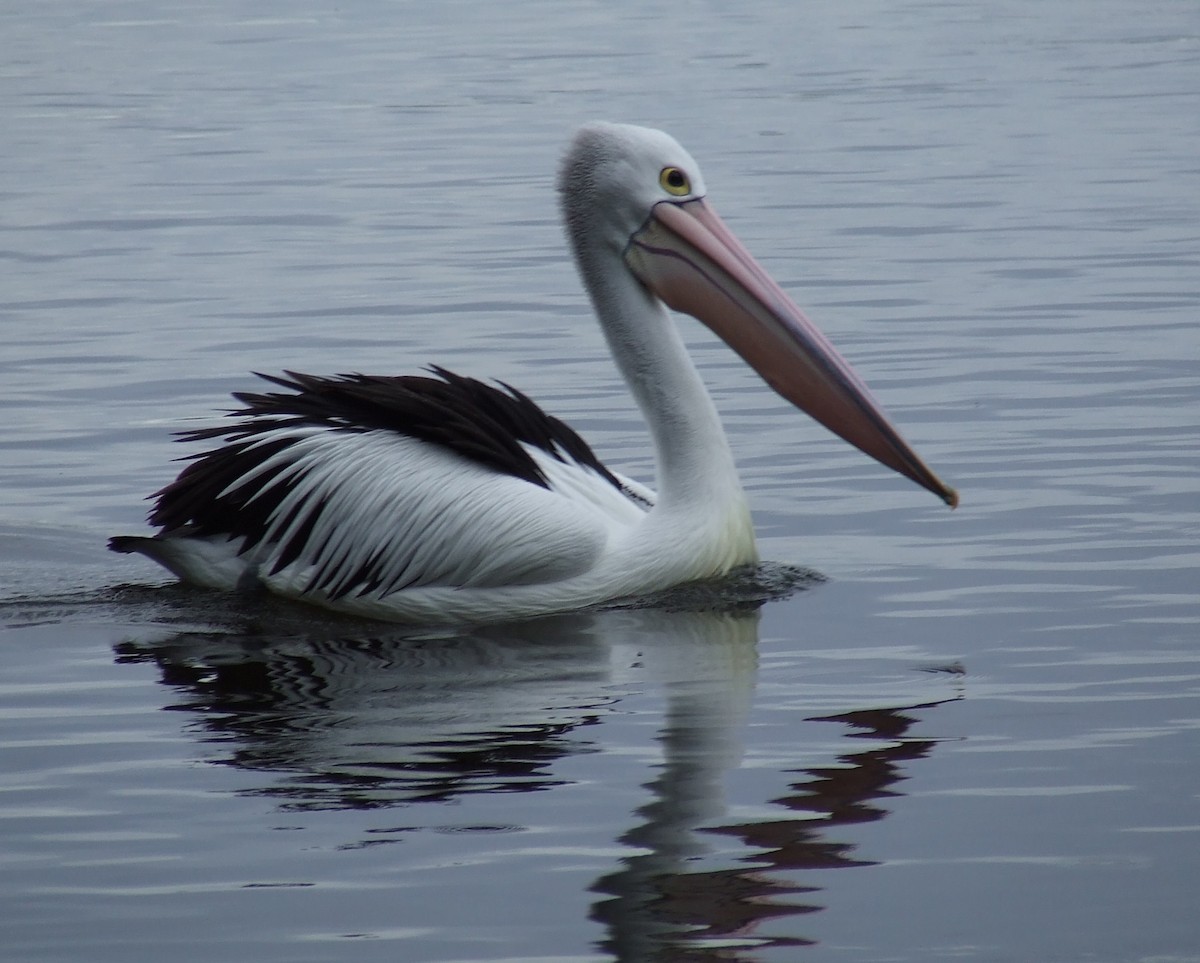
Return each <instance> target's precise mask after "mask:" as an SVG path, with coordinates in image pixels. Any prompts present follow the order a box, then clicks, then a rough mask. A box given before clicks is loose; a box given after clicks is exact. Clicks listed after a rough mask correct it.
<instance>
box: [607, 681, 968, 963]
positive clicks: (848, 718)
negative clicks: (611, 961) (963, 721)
mask: <svg viewBox="0 0 1200 963" xmlns="http://www.w3.org/2000/svg"><path fill="white" fill-rule="evenodd" d="M942 701H943V702H945V701H953V700H942ZM940 704H942V702H929V703H924V704H921V705H914V706H910V707H906V708H881V709H864V710H861V711H855V712H848V713H843V714H839V715H832V716H823V717H813V718H812V719H810V720H808V721H814V722H820V721H828V722H838V723H843V724H846V725H849V726H851V727H853V728H854V729H855V730H856V731H854V732H852V733H850V735H852V736H857V737H863V738H868V739H872V740H879V739H883V740H887V741H886V742H885V743H884V744H883V745H877V746H873V747H872V748H870V749H865V750H863V751H862V752H855V753H847V754H845V755H842V756H839V757H838V760H837V765H835V766H832V767H827V768H814V769H808V770H801V771H800V772H801V774H802V776H803V778H801V779H800V780H799V781H797V782H795V783H793V784H792V786H791V789H792V790H793V792H791V793H789V794H788V795H786V796H783V797H780V798H778V799H773V800H771V803H772V804H773V805H777V806H780V807H782V808H783V809H785V810H789V811H791V812H793V813H800V814H803V815H802V816H800V817H799V818H797V817H795V816H787V817H784V818H780V819H776V820H761V821H758V820H756V821H754V822H746V823H726V822H721V821H719V820H718V821H715V822H714V821H709V820H707V819H705V815H707V814H702V813H701V812H700V811H699V810H697V809H696V807H695V805H694V804H695V802H696V800H697V798H705V797H706V794H705V793H704V792H703V791H701V792H697V788H698V787H699V786H701V785H702V784H703V782H704V779H703V777H701V776H699V773H700V772H701V771H702V770H703V769H704V762H703V761H702V760H701V759H698V758H697V757H696V754H695V748H694V746H695V742H696V735H697V727H696V725H695V722H696V717H697V716H699V715H701V714H702V712H703V709H702V707H700V706H686V705H682V706H681V705H680V704H678V702H676V703H675V704H673V705H672V706H671V708H670V710H669V717H668V725H667V728H666V729H665V730H664V733H663V744H664V748H665V749H666V758H667V761H666V763H665V764H664V766H663V768H662V772H661V774H660V775H659V777H658V778H656V779H655V780H654V781H653V782H651V783H649V785H648V788H649V789H650V790H651V791H652V792H653V794H654V799H653V801H652V802H650V803H649V804H647V805H646V806H644V807H643V808H642V809H641V810H640V811H639V815H641V816H642V817H643V819H644V821H643V822H642V823H641V824H639V825H638V826H636V827H634V828H633V829H631V830H630V831H629V832H628V833H626V834H625V835H624V836H623V837H622V842H625V843H626V844H628V845H630V846H636V847H639V848H643V849H645V850H647V852H645V853H641V854H639V855H636V856H630V857H627V858H625V859H624V860H623V861H622V862H623V866H622V868H621V869H620V870H619V871H618V872H616V873H613V874H611V875H609V876H606V877H604V878H603V879H601V880H599V881H598V882H597V883H596V885H595V887H594V889H595V890H596V891H597V892H600V893H606V894H610V895H611V896H612V897H613V898H612V899H609V900H605V901H603V902H601V903H598V904H597V905H596V906H595V907H594V910H593V914H594V916H595V918H596V919H598V920H601V921H603V922H604V923H605V924H607V925H608V927H609V931H610V933H611V934H612V936H611V939H610V940H608V941H607V942H606V944H605V946H606V949H608V950H610V951H611V952H612V953H613V954H614V956H615V957H616V958H617V959H618V960H622V961H624V960H629V961H634V960H639V961H651V960H653V961H660V960H661V961H675V960H684V959H686V960H689V961H692V960H694V961H703V960H711V961H714V963H715V961H718V960H726V961H727V960H749V959H752V957H748V956H746V955H745V951H746V950H747V949H750V948H760V949H766V948H769V947H788V946H805V945H810V944H811V943H813V942H814V941H812V940H809V939H805V938H804V937H797V936H787V937H784V936H768V935H763V934H759V933H758V930H759V928H760V926H761V925H762V924H764V923H765V922H767V921H769V920H771V919H772V918H776V917H783V916H795V915H800V914H805V913H814V912H817V911H819V910H820V909H822V908H823V907H822V905H821V904H820V903H818V902H816V901H815V899H814V897H813V895H812V894H815V893H817V892H819V890H820V887H817V886H810V885H804V884H802V883H799V882H797V881H796V879H795V876H794V875H793V874H794V872H795V871H798V870H811V869H835V868H841V867H852V866H871V865H875V863H874V861H872V860H869V859H862V858H858V857H856V856H855V855H854V849H855V847H854V845H853V844H851V843H845V842H838V841H836V840H834V839H831V838H829V832H830V830H831V829H833V828H834V827H837V826H842V825H847V824H851V823H861V822H870V821H874V820H878V819H882V818H883V817H884V816H886V815H887V814H888V810H887V809H886V808H884V807H883V806H881V805H878V804H877V803H876V802H874V801H875V800H880V799H883V798H886V797H889V796H897V795H900V793H898V792H897V791H896V789H895V788H894V787H895V786H896V784H897V783H899V782H900V781H901V780H902V779H904V778H905V777H904V776H903V774H902V770H901V764H902V763H905V762H910V761H912V760H916V759H920V758H923V757H924V756H926V755H928V753H929V752H930V750H931V749H932V748H933V746H934V744H935V742H936V740H933V739H921V738H913V737H910V736H908V735H907V733H908V729H909V728H910V727H911V726H912V725H913V724H914V723H915V722H916V721H917V716H916V715H910V714H909V713H910V712H911V713H915V712H917V711H919V710H923V709H932V708H934V707H935V706H937V705H940ZM697 816H699V817H700V818H696V817H697ZM699 833H713V834H719V835H723V836H728V837H733V838H735V839H737V840H738V841H740V842H741V843H742V844H743V845H744V847H745V848H746V850H747V851H748V852H747V854H746V855H743V856H741V857H739V858H738V859H737V862H738V863H739V864H740V865H737V866H733V867H724V868H720V869H716V870H712V871H703V872H696V871H694V870H689V867H688V863H689V861H690V860H693V859H695V858H696V856H697V855H698V854H700V853H702V852H703V851H704V849H705V846H704V844H703V843H702V842H701V841H700V836H699ZM797 896H803V898H802V899H800V900H796V899H795V897H797ZM789 897H790V898H792V899H790V900H788V901H786V902H784V901H783V900H785V899H788V898H789Z"/></svg>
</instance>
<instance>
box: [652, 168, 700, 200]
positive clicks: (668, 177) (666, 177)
mask: <svg viewBox="0 0 1200 963" xmlns="http://www.w3.org/2000/svg"><path fill="white" fill-rule="evenodd" d="M658 183H659V185H660V186H661V187H662V189H663V190H664V191H666V192H667V193H668V194H674V195H675V196H676V197H683V196H684V195H685V194H690V193H691V192H692V184H691V182H690V181H689V180H688V176H687V174H685V173H684V172H683V171H681V170H680V169H679V168H678V167H664V168H663V169H662V171H660V172H659V175H658Z"/></svg>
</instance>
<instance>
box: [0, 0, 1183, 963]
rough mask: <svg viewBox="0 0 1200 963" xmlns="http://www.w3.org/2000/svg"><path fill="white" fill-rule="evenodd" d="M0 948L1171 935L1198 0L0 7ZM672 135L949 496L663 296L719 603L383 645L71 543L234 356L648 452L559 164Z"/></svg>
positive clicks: (753, 945)
mask: <svg viewBox="0 0 1200 963" xmlns="http://www.w3.org/2000/svg"><path fill="white" fill-rule="evenodd" d="M0 37H3V38H4V39H3V41H2V43H0V192H2V194H0V264H2V267H0V272H2V274H0V325H2V330H3V339H2V342H0V410H2V411H3V415H4V418H3V429H2V430H0V600H2V601H0V619H2V622H3V629H2V630H0V631H2V636H0V646H2V647H3V648H2V655H0V657H2V659H3V669H2V670H0V866H3V871H2V872H0V948H2V951H0V956H2V958H3V959H4V960H6V961H9V960H11V961H39V963H43V961H45V963H48V961H56V963H57V961H83V960H86V961H91V963H96V961H118V960H119V961H121V963H137V961H160V960H166V959H173V960H188V961H191V960H196V961H213V960H229V961H244V960H255V961H259V963H269V961H281V963H282V961H289V963H291V961H301V963H309V961H339V963H358V961H376V960H380V961H383V960H387V961H426V960H427V961H467V960H471V961H475V960H480V961H482V960H487V961H496V960H612V959H620V960H661V961H683V960H688V961H717V960H724V961H728V960H737V961H792V960H845V961H851V960H852V961H859V960H888V961H894V960H905V961H907V960H912V961H924V960H931V959H946V958H956V959H957V958H962V959H968V960H988V961H991V960H1022V961H1024V960H1038V961H1073V960H1087V961H1097V960H1100V961H1108V960H1114V961H1116V960H1121V961H1125V960H1139V961H1147V963H1150V961H1153V963H1180V961H1196V960H1200V921H1198V920H1200V914H1198V913H1197V905H1200V766H1198V763H1200V753H1198V749H1200V734H1198V731H1197V730H1198V729H1200V645H1198V641H1200V631H1198V628H1200V577H1198V570H1200V564H1198V563H1200V549H1198V546H1197V541H1198V538H1200V480H1198V479H1200V457H1198V455H1197V447H1198V445H1197V434H1198V427H1200V333H1198V332H1197V321H1198V317H1200V177H1198V176H1197V175H1198V173H1200V6H1197V5H1196V4H1194V3H1191V2H1186V0H1151V2H1142V3H1123V2H1112V0H1110V2H1104V0H1088V2H1084V0H1073V2H1072V0H1064V2H1058V3H1053V4H1048V3H1037V2H1032V0H1007V2H1004V0H999V2H994V3H987V4H976V3H967V2H962V0H953V2H944V3H928V2H918V0H898V2H893V3H882V2H874V3H872V2H862V3H847V4H836V5H835V4H818V3H794V2H790V0H789V2H782V0H778V2H767V3H761V4H754V3H747V4H742V5H739V6H736V7H735V6H734V5H724V4H715V3H708V2H701V0H696V2H692V3H684V4H680V3H671V4H667V3H651V4H646V3H628V2H624V0H620V2H608V3H603V4H600V3H555V4H551V3H539V2H535V0H518V2H513V3H508V4H504V5H482V4H466V3H453V2H451V3H441V4H416V3H384V2H367V0H347V2H343V3H340V4H337V5H323V4H312V3H306V2H303V0H301V2H293V3H287V4H282V3H275V4H254V5H245V4H238V3H233V2H220V0H200V2H195V3H191V4H186V5H183V4H152V3H145V2H136V0H133V2H123V3H81V2H78V0H64V2H59V3H32V2H26V3H9V4H7V5H5V6H4V7H3V8H0ZM595 117H604V118H608V119H613V120H625V121H631V122H638V123H647V124H650V125H653V126H660V127H663V128H666V129H668V130H669V131H671V132H672V133H673V134H675V136H677V137H678V138H679V139H680V140H681V141H682V142H683V143H684V144H685V145H686V146H687V147H688V148H689V149H690V150H691V152H692V153H693V154H694V155H695V156H696V157H697V158H698V159H699V160H700V162H701V163H702V164H703V166H704V170H705V175H706V180H707V182H708V185H709V189H710V197H711V199H712V202H713V204H714V206H715V207H716V208H717V209H718V210H719V211H721V212H722V215H723V216H724V217H725V219H726V220H727V221H728V222H729V223H730V224H731V226H733V227H734V229H735V230H737V231H738V233H739V234H740V235H741V236H742V238H743V239H744V240H745V241H746V243H747V245H748V246H749V247H750V248H751V250H753V251H755V252H756V253H757V254H758V255H759V257H760V259H761V260H762V261H763V263H764V264H765V265H766V266H767V267H768V268H769V269H770V270H771V271H772V272H773V273H774V275H775V276H776V277H777V278H778V279H779V280H780V282H781V283H782V284H783V285H784V286H785V287H786V288H787V289H789V291H790V292H791V293H792V294H793V296H794V297H795V299H796V300H797V301H798V302H799V303H800V304H802V305H804V306H805V307H806V308H807V309H808V311H809V313H810V315H811V316H812V317H813V318H814V320H816V321H817V322H818V323H819V324H821V325H822V326H823V327H824V329H825V330H826V331H827V333H828V334H829V335H830V337H831V338H832V339H833V340H834V341H835V342H836V343H837V344H838V345H839V347H840V348H841V349H842V351H843V353H844V354H846V355H847V356H848V357H849V358H851V359H852V360H853V362H854V363H855V364H856V366H857V367H858V368H859V370H860V371H861V372H862V374H863V375H864V377H865V378H866V380H867V381H868V382H869V383H870V384H871V385H872V386H873V388H874V389H875V392H876V394H877V395H878V396H879V397H880V399H881V400H882V401H883V402H884V403H885V405H886V406H887V407H888V408H889V410H890V411H891V412H892V414H893V415H894V416H895V418H896V420H897V421H898V422H899V423H900V424H901V425H902V426H903V427H904V430H905V432H906V434H907V435H908V436H909V438H910V440H912V441H913V443H914V444H915V446H916V447H917V448H918V450H920V451H921V452H922V454H923V455H924V456H925V458H926V459H927V460H928V461H929V462H930V464H931V465H933V466H934V467H935V468H936V469H937V470H938V471H939V473H940V474H942V475H943V476H944V477H945V478H946V479H947V480H948V481H949V482H951V483H952V484H955V485H956V486H957V487H958V488H959V489H960V491H961V493H962V496H963V504H962V506H961V508H959V509H958V510H957V511H955V512H949V511H947V510H946V509H945V508H944V507H942V506H941V505H939V504H938V503H937V502H936V500H935V499H933V498H931V497H930V496H929V495H928V494H927V493H924V492H921V491H919V490H918V489H916V487H915V486H912V485H910V484H908V483H907V482H904V481H903V480H902V479H900V478H898V477H897V476H894V475H892V474H890V473H888V472H886V471H885V470H883V469H881V468H879V467H878V466H876V465H875V464H874V463H872V462H870V461H868V460H867V459H866V458H864V457H863V456H861V455H860V454H858V453H857V452H855V451H854V450H852V449H850V448H848V447H847V446H845V445H844V444H842V443H841V442H839V441H837V440H836V439H833V438H831V437H829V436H827V435H826V434H824V433H823V432H822V430H820V429H819V428H818V427H816V426H815V425H814V424H812V423H811V422H809V421H808V420H807V419H805V418H804V417H802V416H800V415H799V414H797V413H796V412H794V411H793V410H790V409H789V408H788V407H787V406H786V405H785V404H784V403H782V402H781V401H779V400H778V399H777V398H776V397H775V396H773V395H772V394H771V393H770V392H769V391H768V390H767V389H766V388H765V387H763V386H762V385H761V384H760V383H759V382H758V381H757V380H756V379H755V377H754V376H753V375H752V374H750V373H749V372H748V371H747V370H745V369H744V367H743V366H742V365H741V363H740V362H739V361H738V360H737V359H736V358H735V357H734V356H733V355H732V354H731V353H729V352H728V351H727V350H726V349H725V348H724V347H723V346H721V345H720V344H718V343H717V342H715V341H714V340H713V339H712V338H711V337H709V336H708V335H707V334H706V333H704V332H703V331H701V330H699V326H698V325H694V324H692V323H691V322H688V321H685V322H684V332H685V336H686V338H687V340H688V342H689V344H690V346H691V349H692V351H693V354H694V356H695V357H696V359H697V361H698V363H699V364H700V366H701V368H702V371H703V374H704V376H705V378H706V380H707V382H708V384H709V385H710V387H711V390H712V392H713V395H714V397H715V399H716V402H717V405H718V407H719V408H720V410H721V411H722V414H723V416H724V418H725V422H726V426H727V429H728V430H729V432H730V434H731V436H732V438H733V443H734V448H735V451H736V454H737V457H738V461H739V466H740V469H741V472H742V477H743V480H744V483H745V486H746V489H747V492H748V494H749V496H750V499H751V502H752V506H753V509H754V513H755V521H756V525H757V529H758V531H759V534H760V543H761V547H762V551H763V554H764V556H765V557H767V558H770V559H774V560H778V561H781V562H785V563H790V564H797V565H802V566H808V567H811V568H814V569H816V570H818V571H819V572H821V573H822V574H823V575H824V576H825V577H826V580H825V581H823V582H821V581H814V582H812V584H810V585H808V586H807V587H806V589H805V590H804V591H799V592H797V593H796V594H794V595H792V596H791V597H790V598H788V599H786V600H782V601H775V602H771V603H768V604H766V605H764V606H762V607H761V608H759V609H757V610H755V609H752V608H751V609H736V610H732V611H726V612H713V611H707V612H706V611H686V610H685V611H673V610H671V611H668V610H661V609H649V610H644V611H614V612H602V613H593V614H588V615H577V616H569V617H563V618H559V619H552V620H546V621H543V622H538V623H533V624H530V625H524V626H496V627H488V628H484V629H480V630H478V631H474V632H470V633H460V634H441V635H426V636H417V637H413V636H412V635H411V634H410V635H407V636H406V635H404V634H402V633H398V632H396V631H394V630H391V629H389V628H388V627H386V626H377V625H365V624H362V623H357V622H350V621H343V620H337V619H332V618H329V617H326V616H323V615H320V614H319V613H314V612H310V611H308V610H307V609H305V608H302V607H296V606H289V605H286V604H278V603H277V604H271V603H268V602H262V601H258V602H252V601H245V600H243V601H234V600H231V599H228V598H223V597H220V596H213V595H209V594H206V593H203V592H194V591H187V590H183V589H180V588H178V587H175V586H172V585H171V584H170V583H169V581H168V580H167V579H165V578H164V577H163V575H162V573H161V572H159V571H158V570H157V569H155V568H154V567H153V566H152V565H150V564H149V563H145V562H143V561H141V560H137V559H130V558H125V557H117V556H112V555H109V554H108V553H106V552H105V551H104V549H103V545H104V540H105V538H106V537H107V536H108V535H110V534H113V533H119V532H122V533H123V532H138V531H141V530H142V527H143V524H144V522H143V519H144V512H145V509H146V503H145V502H144V500H143V499H144V497H145V496H146V495H148V494H149V493H151V492H153V491H154V490H156V489H157V488H158V487H160V486H161V485H162V484H164V483H165V482H166V481H168V480H169V479H170V478H171V477H172V474H173V472H174V471H176V470H177V469H178V465H175V464H173V463H172V462H171V459H172V458H175V457H178V456H179V455H182V454H183V453H184V452H183V451H182V450H181V449H180V446H178V445H175V444H173V443H172V442H171V440H170V438H171V433H172V432H173V431H177V430H180V429H185V428H188V427H196V426H199V425H202V424H208V423H210V421H211V420H212V418H213V417H215V415H214V412H216V411H218V410H219V409H222V408H225V407H227V406H228V404H229V399H228V393H229V392H230V391H232V390H238V389H246V388H249V387H251V386H252V385H253V378H252V376H251V375H250V374H249V372H251V371H255V370H259V371H268V372H270V371H279V370H281V369H285V368H290V369H296V370H301V371H314V372H326V373H330V372H338V371H363V370H365V371H371V372H377V373H401V372H406V371H413V370H416V369H417V368H419V367H420V366H422V365H424V364H428V363H434V362H436V363H440V364H444V365H447V366H449V367H452V368H454V369H456V370H461V371H463V372H464V373H468V374H473V375H477V376H480V377H496V378H502V379H504V380H506V381H509V382H511V383H514V384H517V385H519V386H521V387H522V388H523V389H525V390H526V391H527V392H529V393H530V394H532V395H533V396H534V397H535V398H536V399H538V400H539V401H540V402H542V403H543V404H544V405H545V406H546V407H548V408H549V409H550V410H552V411H555V412H556V413H558V414H560V415H562V416H564V417H566V418H567V419H568V420H570V421H571V422H572V423H574V424H575V426H576V427H578V428H580V429H581V430H582V431H583V432H584V433H585V435H586V436H587V437H588V438H589V439H590V440H591V441H592V442H593V444H594V445H595V447H596V448H597V449H598V450H599V451H600V453H601V454H602V456H603V457H605V458H606V459H607V460H608V461H609V462H610V463H611V464H613V465H614V466H616V467H618V468H619V469H621V470H624V471H626V472H628V473H630V474H634V475H640V476H642V477H644V478H646V480H648V481H649V480H651V479H649V478H648V477H647V476H648V473H649V471H650V461H649V458H648V456H647V442H646V439H645V437H644V434H643V433H642V429H641V426H640V423H639V420H638V418H637V415H636V412H635V411H634V409H633V407H632V404H631V402H630V401H629V399H628V398H627V396H626V394H625V392H624V389H623V386H622V385H621V384H620V382H619V381H618V379H617V377H616V375H615V372H614V370H613V368H612V366H611V363H610V362H609V361H608V360H607V358H606V357H605V354H604V350H603V345H602V342H601V338H600V335H599V332H598V330H597V329H596V326H595V324H594V323H593V321H592V320H591V318H590V315H589V312H588V310H587V306H586V304H585V301H584V299H583V297H582V295H581V293H580V291H579V288H578V283H577V281H576V279H575V277H574V274H573V270H572V268H571V265H570V264H569V262H568V260H567V258H566V256H565V253H564V248H563V244H562V240H561V237H560V233H559V228H558V224H557V219H556V213H555V202H554V197H553V190H552V182H553V174H554V166H555V163H556V160H557V157H558V155H559V152H560V151H561V149H562V145H563V144H564V142H565V140H566V138H567V136H568V135H569V132H570V130H571V129H572V128H573V127H574V126H575V125H577V124H578V123H580V122H583V121H585V120H589V119H593V118H595Z"/></svg>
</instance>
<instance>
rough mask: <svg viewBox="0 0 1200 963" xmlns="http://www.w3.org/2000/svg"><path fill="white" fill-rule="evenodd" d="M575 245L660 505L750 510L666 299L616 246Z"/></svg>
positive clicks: (700, 510) (706, 511)
mask: <svg viewBox="0 0 1200 963" xmlns="http://www.w3.org/2000/svg"><path fill="white" fill-rule="evenodd" d="M576 253H577V257H578V260H579V269H580V273H581V275H582V276H583V280H584V284H585V285H586V287H587V289H588V293H589V294H590V295H591V299H592V304H593V306H594V307H595V310H596V314H597V315H598V317H599V319H600V322H601V326H602V327H603V329H604V334H605V337H606V338H607V340H608V345H609V349H610V350H611V351H612V355H613V358H614V360H615V361H616V363H617V367H618V368H619V369H620V371H621V374H622V375H623V376H624V377H625V381H626V382H627V383H628V385H629V390H630V391H631V392H632V394H633V397H634V399H635V400H636V401H637V404H638V407H639V408H640V409H641V411H642V414H643V416H644V417H645V419H646V423H647V425H648V427H649V429H650V436H651V438H652V440H653V443H654V454H655V461H656V474H657V485H658V506H659V510H661V511H663V512H670V513H672V514H674V513H679V512H683V513H687V514H692V513H696V514H702V515H708V516H712V515H723V514H726V513H728V512H731V511H732V512H734V513H737V514H738V515H739V516H747V510H746V507H745V496H744V495H743V494H742V488H741V483H740V482H739V481H738V477H737V470H736V467H735V466H734V462H733V454H732V452H731V451H730V449H729V443H728V441H727V440H726V438H725V432H724V430H723V429H722V427H721V421H720V418H719V416H718V415H717V410H716V408H715V407H714V406H713V403H712V399H711V398H709V396H708V392H707V391H706V390H705V388H704V383H703V382H702V381H701V380H700V375H699V373H698V372H697V371H696V368H695V366H694V365H693V364H692V360H691V358H690V357H689V355H688V352H687V348H686V347H685V346H684V343H683V340H682V338H681V337H680V336H679V330H678V329H677V328H676V326H675V323H674V321H673V320H672V318H671V317H670V315H669V314H668V312H667V309H666V307H665V306H664V305H663V304H662V302H661V301H659V300H658V299H657V298H655V297H654V296H653V295H652V294H650V292H649V291H647V290H646V288H645V287H644V286H643V285H642V284H641V282H639V281H638V280H637V279H636V278H635V277H634V276H633V274H632V273H631V272H630V271H629V269H628V268H627V267H626V266H625V263H624V261H623V260H622V259H621V257H620V255H619V254H617V253H616V252H614V251H612V250H611V249H607V250H606V249H604V248H601V249H599V250H596V249H589V248H588V247H586V246H580V247H578V248H577V250H576ZM747 517H748V516H747Z"/></svg>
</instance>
